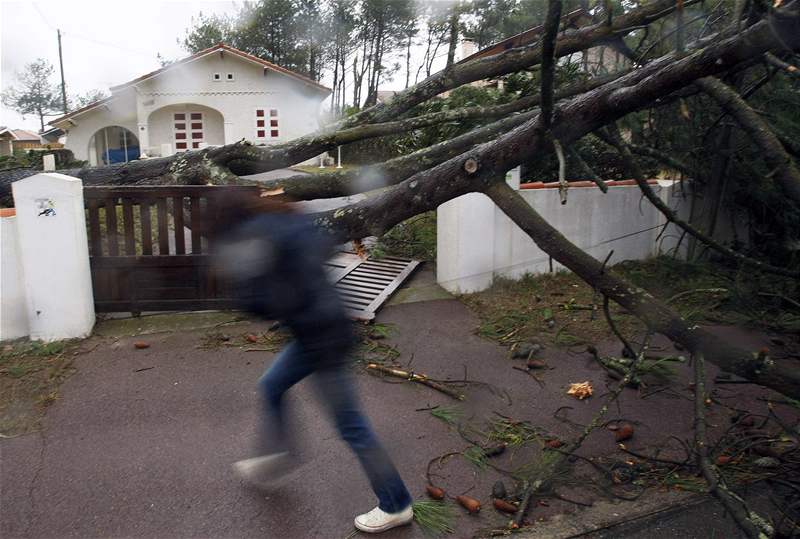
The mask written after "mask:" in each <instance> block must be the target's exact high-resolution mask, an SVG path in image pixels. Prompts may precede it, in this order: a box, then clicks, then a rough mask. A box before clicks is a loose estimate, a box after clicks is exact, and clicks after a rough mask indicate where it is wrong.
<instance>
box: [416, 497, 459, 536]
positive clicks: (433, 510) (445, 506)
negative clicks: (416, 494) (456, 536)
mask: <svg viewBox="0 0 800 539" xmlns="http://www.w3.org/2000/svg"><path fill="white" fill-rule="evenodd" d="M411 509H412V510H413V511H414V520H416V521H417V524H419V527H420V528H422V531H423V533H425V535H430V536H434V537H437V536H440V535H444V534H446V533H453V532H454V531H455V528H454V527H453V525H454V522H455V519H456V513H455V511H454V510H453V506H452V505H451V504H449V503H447V502H443V501H438V500H418V501H416V502H414V503H412V504H411Z"/></svg>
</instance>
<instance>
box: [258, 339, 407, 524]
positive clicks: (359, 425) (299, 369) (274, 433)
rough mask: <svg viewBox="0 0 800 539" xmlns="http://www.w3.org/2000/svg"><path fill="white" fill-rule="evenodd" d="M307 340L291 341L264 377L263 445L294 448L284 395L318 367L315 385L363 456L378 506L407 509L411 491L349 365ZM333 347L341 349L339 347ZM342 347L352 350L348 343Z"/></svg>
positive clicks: (343, 432)
mask: <svg viewBox="0 0 800 539" xmlns="http://www.w3.org/2000/svg"><path fill="white" fill-rule="evenodd" d="M315 340H316V342H317V343H318V342H320V341H319V340H318V339H315ZM303 341H304V339H302V338H301V339H300V340H299V341H295V342H293V343H291V344H290V345H289V346H287V347H286V348H285V349H284V350H283V351H282V352H281V353H280V354H278V357H277V358H276V359H275V362H274V363H273V364H272V365H271V366H270V368H269V369H268V370H267V372H265V373H264V375H263V376H262V377H261V380H259V387H260V389H261V394H262V396H263V399H264V410H265V414H266V418H267V420H266V425H265V426H266V427H267V430H266V439H265V440H264V445H265V446H266V447H263V448H262V450H267V452H276V451H286V450H288V449H289V447H288V442H287V430H286V417H285V411H284V406H283V395H284V393H286V391H287V390H288V389H289V388H290V387H292V386H293V385H294V384H296V383H297V382H299V381H300V380H302V379H303V378H305V377H306V376H309V375H310V374H312V373H313V374H314V375H315V376H314V382H315V386H316V390H317V392H318V393H319V395H320V396H321V397H322V401H323V404H324V405H326V406H327V407H328V408H329V410H330V412H331V414H332V416H333V420H334V421H335V423H336V428H337V429H338V431H339V434H340V436H341V437H342V439H343V440H344V441H345V442H347V443H348V445H349V446H350V449H352V450H353V452H354V453H355V454H356V456H357V457H358V460H359V461H360V462H361V466H362V467H363V468H364V471H365V472H366V474H367V477H368V478H369V482H370V485H371V486H372V490H373V491H374V492H375V495H376V496H377V497H378V502H379V503H378V506H379V507H380V508H381V509H382V510H383V511H386V512H387V513H396V512H398V511H402V510H403V509H405V508H406V507H408V506H409V505H410V504H411V495H410V494H409V493H408V490H407V489H406V487H405V485H404V484H403V480H402V479H401V478H400V475H399V474H398V472H397V469H396V468H395V467H394V464H393V463H392V461H391V459H390V458H389V455H388V454H387V453H386V451H385V450H384V448H383V446H381V444H380V442H379V441H378V438H377V436H376V435H375V433H374V432H373V430H372V427H371V426H370V424H369V420H368V419H367V418H366V417H365V416H364V414H363V413H362V411H361V407H360V406H359V403H358V398H357V395H356V392H355V388H354V385H353V380H352V373H351V372H350V371H349V367H348V366H347V365H345V364H342V363H341V362H339V363H322V365H321V364H320V358H319V357H318V356H319V354H316V353H313V351H309V350H308V348H311V349H312V350H314V349H321V348H320V347H317V346H308V347H304V346H303V344H302V343H303ZM322 348H324V349H326V353H331V351H332V350H331V348H330V347H322ZM333 351H336V350H335V347H334V350H333ZM339 351H340V352H342V353H345V354H346V352H347V350H346V349H344V350H339Z"/></svg>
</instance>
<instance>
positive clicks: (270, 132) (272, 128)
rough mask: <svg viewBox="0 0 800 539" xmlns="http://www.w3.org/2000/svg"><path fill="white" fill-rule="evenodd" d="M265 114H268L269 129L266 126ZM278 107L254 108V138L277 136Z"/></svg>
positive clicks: (261, 138) (278, 132) (261, 139)
mask: <svg viewBox="0 0 800 539" xmlns="http://www.w3.org/2000/svg"><path fill="white" fill-rule="evenodd" d="M266 116H269V129H265V127H267V123H266V120H265V119H264V118H265V117H266ZM278 120H279V118H278V109H256V126H255V131H256V139H257V140H260V141H263V140H264V139H267V138H278V136H279V134H280V130H279V129H278Z"/></svg>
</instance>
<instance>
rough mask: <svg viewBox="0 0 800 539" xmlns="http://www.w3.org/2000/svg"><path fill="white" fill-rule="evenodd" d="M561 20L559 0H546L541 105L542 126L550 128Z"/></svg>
mask: <svg viewBox="0 0 800 539" xmlns="http://www.w3.org/2000/svg"><path fill="white" fill-rule="evenodd" d="M560 21H561V0H548V7H547V16H546V18H545V21H544V31H543V32H542V71H541V73H542V74H541V96H542V97H541V105H540V108H541V109H542V127H543V128H544V130H545V131H547V130H549V129H550V124H551V123H552V119H553V101H554V99H553V84H554V81H555V69H556V61H555V52H556V39H557V38H558V25H559V22H560Z"/></svg>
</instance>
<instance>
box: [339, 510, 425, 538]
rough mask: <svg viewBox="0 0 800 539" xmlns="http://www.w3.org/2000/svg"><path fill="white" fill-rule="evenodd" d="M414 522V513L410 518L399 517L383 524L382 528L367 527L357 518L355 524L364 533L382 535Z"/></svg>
mask: <svg viewBox="0 0 800 539" xmlns="http://www.w3.org/2000/svg"><path fill="white" fill-rule="evenodd" d="M413 520H414V513H413V512H412V513H411V515H409V516H404V515H403V516H400V515H398V516H397V517H396V518H393V519H392V520H390V521H389V522H386V523H384V524H381V525H380V526H367V525H366V524H361V523H360V522H359V521H358V517H356V519H355V521H354V522H353V523H354V524H355V527H356V528H357V529H358V530H360V531H362V532H364V533H381V532H385V531H387V530H391V529H392V528H397V527H399V526H405V525H407V524H411V522H412V521H413Z"/></svg>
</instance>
